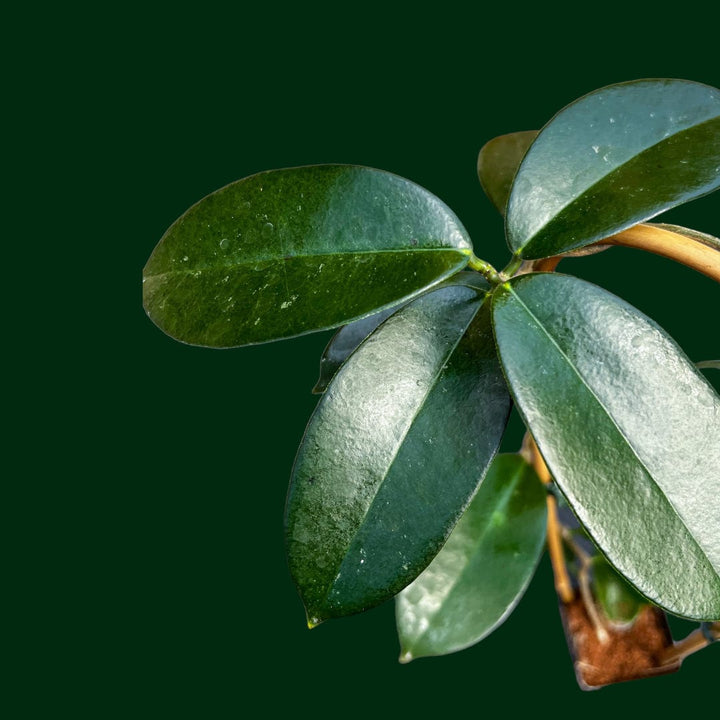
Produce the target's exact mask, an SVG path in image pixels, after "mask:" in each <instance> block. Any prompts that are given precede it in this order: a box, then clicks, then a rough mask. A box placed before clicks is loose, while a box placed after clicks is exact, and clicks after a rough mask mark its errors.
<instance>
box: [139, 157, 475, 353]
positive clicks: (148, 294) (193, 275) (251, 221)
mask: <svg viewBox="0 0 720 720" xmlns="http://www.w3.org/2000/svg"><path fill="white" fill-rule="evenodd" d="M470 254H471V245H470V241H469V239H468V237H467V233H466V231H465V230H464V228H463V227H462V225H461V224H460V222H459V221H458V219H457V218H456V217H455V215H454V214H453V213H452V212H451V211H450V210H449V209H448V208H447V207H446V206H445V205H444V204H443V203H442V202H441V201H440V200H439V199H438V198H436V197H435V196H434V195H431V194H430V193H429V192H427V190H424V189H423V188H421V187H419V186H418V185H415V184H414V183H412V182H410V181H409V180H404V179H403V178H400V177H398V176H396V175H392V174H391V173H387V172H382V171H380V170H372V169H370V168H364V167H356V166H351V165H317V166H312V167H301V168H290V169H286V170H274V171H269V172H264V173H259V174H258V175H253V176H251V177H248V178H245V179H243V180H239V181H237V182H235V183H232V184H231V185H228V186H227V187H224V188H222V189H221V190H218V191H217V192H214V193H212V194H211V195H208V196H207V197H206V198H204V199H203V200H201V201H200V202H199V203H197V204H196V205H194V206H193V207H191V208H190V209H189V210H188V211H187V212H186V213H185V214H184V215H183V216H182V217H181V218H180V219H179V220H177V221H176V222H175V223H174V224H173V225H172V227H171V228H170V229H169V230H168V231H167V233H166V234H165V236H164V237H163V238H162V240H161V241H160V243H159V244H158V246H157V247H156V248H155V250H154V251H153V254H152V256H151V257H150V260H149V261H148V263H147V265H146V266H145V274H144V280H143V282H144V302H145V309H146V310H147V312H148V315H149V316H150V317H151V319H152V320H153V321H154V322H155V323H156V324H157V325H158V326H159V327H160V328H161V329H162V330H164V331H165V332H166V333H167V334H168V335H171V336H172V337H174V338H177V339H178V340H182V341H183V342H187V343H191V344H194V345H207V346H212V347H232V346H237V345H247V344H251V343H260V342H267V341H269V340H277V339H280V338H287V337H292V336H295V335H301V334H303V333H308V332H313V331H315V330H322V329H326V328H330V327H335V326H338V325H342V324H343V323H346V322H347V321H349V320H353V319H355V318H358V317H362V316H364V315H368V314H370V313H371V312H373V311H374V310H376V309H380V308H384V307H387V306H390V305H394V304H397V303H399V302H401V301H402V300H404V299H407V298H410V297H412V296H414V295H417V294H418V293H419V292H421V291H422V290H424V289H426V288H427V287H429V286H431V285H433V284H435V283H437V282H439V281H440V280H442V279H443V278H445V277H448V276H450V275H452V274H454V273H455V272H457V271H458V270H460V269H461V268H463V267H464V266H465V265H466V264H467V261H468V258H469V256H470Z"/></svg>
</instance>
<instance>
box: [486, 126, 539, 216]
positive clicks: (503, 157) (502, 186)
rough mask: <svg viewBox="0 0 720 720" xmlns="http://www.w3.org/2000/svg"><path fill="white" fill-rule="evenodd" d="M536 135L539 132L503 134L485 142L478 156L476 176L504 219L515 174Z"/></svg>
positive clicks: (526, 131) (525, 131) (524, 131)
mask: <svg viewBox="0 0 720 720" xmlns="http://www.w3.org/2000/svg"><path fill="white" fill-rule="evenodd" d="M537 135H538V131H537V130H523V131H520V132H514V133H508V134H507V135H500V136H499V137H496V138H493V139H492V140H489V141H488V142H487V143H485V145H483V147H482V148H481V150H480V153H479V154H478V161H477V173H478V178H479V180H480V184H481V185H482V188H483V190H484V191H485V194H486V195H487V196H488V197H489V198H490V200H491V202H492V204H493V205H494V206H495V207H496V208H497V209H498V212H499V213H500V214H501V215H503V216H504V215H505V208H506V207H507V202H508V198H509V197H510V188H511V187H512V182H513V178H514V177H515V173H516V172H517V170H518V168H519V167H520V162H521V161H522V159H523V157H525V153H526V152H527V150H528V148H529V147H530V145H531V144H532V142H533V140H535V138H536V137H537Z"/></svg>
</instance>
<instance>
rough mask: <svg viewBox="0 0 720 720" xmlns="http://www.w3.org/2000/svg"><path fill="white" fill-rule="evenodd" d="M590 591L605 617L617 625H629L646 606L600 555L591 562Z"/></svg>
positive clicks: (640, 596)
mask: <svg viewBox="0 0 720 720" xmlns="http://www.w3.org/2000/svg"><path fill="white" fill-rule="evenodd" d="M592 590H593V594H594V595H595V597H596V598H597V601H598V602H599V603H600V607H601V608H602V610H603V613H604V614H605V617H606V618H607V619H608V620H610V622H612V623H615V624H618V625H625V624H628V623H631V622H632V621H633V620H634V619H635V618H636V617H637V615H638V613H639V612H640V609H641V608H642V607H643V605H646V604H647V600H645V598H644V597H642V595H638V593H637V592H636V591H635V590H634V589H633V588H632V586H631V585H628V584H627V582H625V580H624V579H623V577H622V576H621V575H619V574H618V573H617V572H616V571H615V570H614V569H613V567H612V566H611V565H610V564H609V563H608V562H606V561H605V559H604V558H603V557H602V556H600V555H596V556H595V557H594V558H593V562H592Z"/></svg>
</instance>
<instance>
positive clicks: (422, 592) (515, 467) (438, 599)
mask: <svg viewBox="0 0 720 720" xmlns="http://www.w3.org/2000/svg"><path fill="white" fill-rule="evenodd" d="M545 494H546V493H545V489H544V488H543V486H542V484H541V483H540V480H539V479H538V477H537V475H536V474H535V472H534V470H533V469H532V467H531V466H530V465H528V464H527V463H526V462H525V461H524V460H523V459H522V458H521V457H520V456H519V455H498V456H497V457H496V458H495V460H494V461H493V463H492V465H491V466H490V469H489V470H488V474H487V476H486V478H485V480H484V481H483V483H482V485H481V486H480V489H479V490H478V492H477V494H476V495H475V497H474V498H473V500H472V502H471V503H470V505H469V506H468V508H467V510H465V514H464V515H463V516H462V518H461V519H460V521H459V522H458V524H457V525H456V526H455V529H454V530H453V531H452V533H451V534H450V537H449V538H448V540H447V542H446V543H445V545H444V546H443V549H442V550H441V551H440V552H439V553H438V554H437V556H436V557H435V559H434V560H433V561H432V562H431V563H430V565H428V567H427V568H426V569H425V570H424V571H423V572H422V573H421V574H420V575H419V577H418V578H417V579H416V580H415V581H414V582H413V583H411V584H410V585H408V587H406V588H405V589H404V590H403V591H402V592H401V593H400V594H399V595H398V596H397V597H396V605H395V607H396V619H397V627H398V634H399V636H400V646H401V653H400V661H401V662H409V661H410V660H413V659H415V658H418V657H424V656H428V655H446V654H447V653H451V652H456V651H457V650H462V649H463V648H466V647H469V646H470V645H474V644H475V643H477V642H479V641H480V640H482V639H483V638H484V637H485V636H487V635H489V634H490V633H491V632H492V631H493V630H495V628H497V627H498V626H499V625H501V624H502V623H503V622H504V621H505V619H506V618H507V617H508V616H509V615H510V613H511V612H512V610H513V608H514V607H515V606H516V605H517V603H518V602H520V598H521V597H522V596H523V594H524V592H525V589H526V588H527V586H528V584H529V583H530V580H531V578H532V576H533V574H534V572H535V568H536V567H537V563H538V560H539V559H540V555H541V554H542V551H543V547H544V545H545V524H546V517H547V513H546V509H545Z"/></svg>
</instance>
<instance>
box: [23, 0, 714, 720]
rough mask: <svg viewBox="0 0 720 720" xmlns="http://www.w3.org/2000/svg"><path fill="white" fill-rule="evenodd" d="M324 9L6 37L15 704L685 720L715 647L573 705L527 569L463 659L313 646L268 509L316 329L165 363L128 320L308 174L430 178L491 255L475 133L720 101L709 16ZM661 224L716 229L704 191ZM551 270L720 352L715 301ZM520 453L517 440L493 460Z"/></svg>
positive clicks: (132, 20)
mask: <svg viewBox="0 0 720 720" xmlns="http://www.w3.org/2000/svg"><path fill="white" fill-rule="evenodd" d="M316 8H317V9H313V10H311V9H309V8H307V7H302V8H299V7H297V6H294V7H293V8H292V9H287V8H286V7H284V6H283V5H277V6H273V7H268V8H267V9H266V10H257V9H255V8H252V9H243V8H242V7H241V6H239V5H238V6H237V7H236V9H234V10H232V11H229V10H227V9H226V8H225V7H224V6H220V5H213V4H212V3H203V4H198V5H197V7H190V6H183V9H182V10H181V9H178V8H176V7H168V8H166V9H164V10H161V9H160V6H156V7H155V8H154V9H153V10H152V11H149V10H148V9H147V8H146V7H141V6H133V5H130V6H127V5H126V6H123V7H122V8H120V7H118V8H117V9H116V10H115V11H113V10H107V9H105V10H103V11H102V13H100V11H98V10H94V11H93V12H90V11H87V12H86V11H73V14H71V15H68V14H67V13H66V12H63V13H62V14H60V13H58V14H57V16H56V17H51V16H44V17H43V23H42V29H38V28H37V27H36V26H35V25H33V22H32V21H31V20H29V19H26V20H25V23H24V25H23V31H24V32H26V33H27V35H26V37H27V42H26V43H25V44H24V45H23V44H22V43H21V45H22V47H23V50H24V52H23V54H22V55H18V57H21V58H22V61H18V63H19V68H18V71H17V73H13V89H14V91H16V92H17V97H18V104H19V106H20V107H21V109H22V111H23V113H24V115H21V116H20V117H18V118H17V120H18V123H17V125H18V127H17V131H18V135H17V137H19V138H20V139H19V140H18V145H17V146H16V147H15V148H14V150H15V151H17V150H20V155H23V154H24V157H23V162H22V163H21V164H19V165H18V169H17V185H18V186H19V187H21V188H22V189H23V192H22V193H21V196H22V199H21V200H20V201H19V207H20V208H21V211H20V212H16V213H14V215H15V216H16V218H18V219H19V220H20V223H19V225H20V234H19V235H18V237H20V238H22V242H23V243H25V245H23V247H24V248H25V250H26V252H25V253H24V256H25V263H26V265H25V267H28V266H29V267H30V269H31V270H32V272H31V273H29V277H30V278H31V281H30V282H28V280H27V277H28V275H25V276H24V278H21V279H20V280H21V282H20V285H19V287H21V293H22V294H21V295H20V297H21V298H22V299H23V302H22V305H23V308H28V311H29V312H28V316H27V317H28V322H27V323H24V325H23V328H22V332H21V333H19V334H18V335H17V337H18V338H19V340H18V344H21V345H22V347H23V348H24V351H23V353H19V354H18V358H19V362H18V372H19V373H20V375H19V377H21V378H23V381H22V382H20V383H17V384H15V383H14V382H13V383H11V384H13V385H14V387H12V388H11V390H12V392H13V393H17V395H18V399H19V402H18V403H17V405H16V406H15V407H16V408H17V410H16V416H17V422H16V429H17V441H16V447H15V450H16V451H19V453H20V454H21V455H20V457H21V458H22V459H23V464H22V468H23V469H22V472H21V473H20V475H19V477H20V479H21V480H22V482H21V483H20V485H22V486H23V487H27V488H29V489H30V496H29V498H28V503H27V506H24V507H27V513H26V514H25V513H23V515H22V521H21V525H22V530H21V531H19V534H18V538H19V540H18V542H17V543H16V544H13V551H12V557H13V558H17V559H18V560H17V562H18V567H19V568H21V575H20V576H21V582H20V586H21V587H23V588H27V589H26V590H24V591H23V593H21V594H22V595H23V596H24V597H25V598H26V599H25V601H24V602H23V603H22V604H23V605H24V608H23V609H24V610H28V611H29V613H30V621H29V622H27V623H22V624H21V627H23V628H26V636H25V641H24V642H23V643H21V645H20V646H19V649H18V651H17V653H16V663H15V665H16V667H17V668H18V671H19V674H20V676H21V677H22V678H23V679H24V681H25V682H28V683H29V687H30V688H31V689H32V692H28V693H26V710H27V716H28V717H32V716H35V710H34V708H35V705H36V703H46V702H49V703H51V704H52V705H54V706H55V707H56V708H57V709H58V712H59V709H60V708H68V709H70V708H72V709H74V711H75V715H76V716H78V715H83V714H87V716H92V717H111V716H116V715H117V716H121V715H122V716H124V717H127V716H128V713H130V712H131V713H132V715H133V716H136V717H176V716H178V715H182V714H187V715H189V716H194V717H209V718H220V717H223V718H224V717H227V718H234V717H241V716H244V717H250V716H256V715H259V714H260V713H262V715H265V714H267V713H271V712H273V711H278V712H281V713H283V714H288V715H289V714H293V715H294V714H303V713H315V714H317V715H318V716H319V717H342V716H344V715H346V714H352V715H353V716H356V715H357V716H360V715H362V714H365V713H367V714H368V715H378V714H379V715H380V716H385V715H387V716H393V715H403V716H413V715H415V716H418V717H434V716H436V715H439V714H442V716H443V717H450V716H452V714H454V713H456V712H458V711H462V712H463V713H465V712H468V711H470V712H472V713H473V714H476V713H477V714H478V715H482V713H483V712H485V711H486V710H485V708H495V707H497V706H498V704H499V703H506V704H507V706H508V707H509V708H511V709H512V710H513V711H516V712H517V713H518V714H524V713H528V714H529V713H532V712H534V711H536V710H537V709H538V708H540V707H542V706H548V707H551V706H554V704H555V703H558V704H559V705H560V708H559V711H561V712H562V708H563V707H564V708H566V709H567V711H568V712H570V711H573V712H580V713H584V712H587V713H590V714H594V713H597V715H598V716H600V714H602V715H606V714H607V713H608V712H612V711H614V710H616V709H617V708H618V707H619V703H622V702H626V701H627V702H641V703H642V704H643V706H644V709H645V712H647V713H648V714H653V713H654V712H656V711H659V710H662V709H664V708H665V707H666V705H667V702H668V701H669V700H670V699H671V698H677V697H678V696H682V695H683V694H687V695H688V697H689V696H692V700H691V701H689V702H691V703H692V704H693V706H695V707H696V708H697V709H700V708H701V707H702V705H703V703H705V702H706V699H707V702H708V703H709V698H710V692H711V690H712V689H713V688H714V686H713V685H710V686H708V683H711V681H713V680H716V679H717V673H718V669H719V668H720V664H719V663H718V661H719V660H720V654H719V653H718V650H717V648H711V649H709V650H707V651H705V652H704V653H702V654H700V655H698V656H696V657H693V658H691V659H689V660H688V661H687V662H686V665H685V667H684V668H683V670H682V672H681V673H679V674H677V675H674V676H669V677H666V678H660V679H653V680H644V681H640V682H636V683H631V684H625V685H621V686H615V687H612V688H607V689H604V690H602V691H601V692H599V693H592V694H583V693H581V692H580V691H579V690H578V688H577V686H576V684H575V680H574V676H573V672H572V668H571V663H570V660H569V657H568V654H567V649H566V646H565V640H564V637H563V634H562V630H561V627H560V621H559V617H558V613H557V608H556V603H555V599H554V593H553V589H552V579H551V575H550V572H549V569H548V565H547V562H546V561H545V560H544V561H543V563H542V565H541V567H540V570H539V572H538V575H537V577H536V579H535V581H534V582H533V584H532V586H531V588H530V590H529V591H528V593H527V595H526V597H525V598H524V600H523V601H522V603H521V605H520V606H519V608H518V609H517V611H516V612H515V613H514V614H513V615H512V616H511V617H510V619H509V620H508V621H507V622H506V623H505V624H504V625H503V626H502V627H501V628H500V629H499V630H498V631H497V632H496V633H494V634H493V635H492V636H491V637H489V638H488V639H487V640H485V641H484V642H483V643H481V644H480V645H478V646H476V647H474V648H472V649H470V650H467V651H464V652H462V653H459V654H456V655H453V656H449V657H446V658H441V659H431V660H419V661H416V662H414V663H411V664H410V665H408V666H401V665H399V664H398V663H397V660H396V658H397V655H398V651H399V647H398V642H397V639H396V636H395V631H394V618H393V608H392V605H391V604H388V605H386V606H383V607H380V608H378V609H376V610H373V611H371V612H369V613H367V614H365V615H362V616H356V617H352V618H349V619H345V620H340V621H332V622H328V623H326V624H324V625H322V626H320V627H319V628H317V629H316V630H313V631H312V632H310V631H308V630H307V629H306V628H305V620H304V612H303V609H302V606H301V603H300V600H299V599H298V596H297V594H296V592H295V589H294V588H293V586H292V583H291V580H290V578H289V575H288V571H287V568H286V564H285V558H284V549H283V537H282V518H283V505H284V500H285V493H286V488H287V481H288V477H289V474H290V469H291V465H292V462H293V458H294V454H295V450H296V447H297V445H298V443H299V441H300V439H301V437H302V433H303V429H304V426H305V423H306V421H307V419H308V417H309V415H310V413H311V411H312V409H313V407H314V404H315V401H316V399H315V398H314V397H313V396H312V395H311V394H310V389H311V388H312V386H313V384H314V382H315V380H316V376H317V361H318V358H319V355H320V353H321V352H322V350H323V348H324V346H325V343H326V342H327V340H328V339H329V337H330V335H331V333H321V334H317V335H310V336H306V337H304V338H301V339H297V340H292V341H286V342H283V343H275V344H269V345H263V346H256V347H251V348H245V349H239V350H233V351H211V350H205V349H199V348H193V347H188V346H184V345H181V344H179V343H177V342H175V341H173V340H171V339H170V338H168V337H166V336H165V335H163V334H162V333H161V332H160V331H159V330H158V329H157V328H155V327H154V326H153V325H152V323H151V322H150V321H149V320H148V319H147V317H146V316H145V314H144V312H143V310H142V306H141V288H140V277H141V270H142V267H143V265H144V263H145V261H146V259H147V257H148V256H149V254H150V252H151V251H152V249H153V247H154V245H155V243H156V242H157V241H158V240H159V238H160V236H161V235H162V233H163V232H164V230H165V229H166V228H167V226H168V225H170V223H171V222H172V221H173V220H175V218H176V217H177V216H178V215H180V214H181V213H182V212H183V211H184V210H185V209H186V208H187V207H188V206H189V205H190V204H192V203H194V202H195V201H197V200H199V199H200V198H201V197H203V196H204V195H206V194H207V193H209V192H211V191H212V190H215V189H217V188H219V187H221V186H223V185H225V184H227V183H229V182H231V181H233V180H236V179H238V178H241V177H244V176H246V175H249V174H252V173H254V172H257V171H260V170H264V169H270V168H277V167H287V166H294V165H301V164H312V163H325V162H342V163H358V164H363V165H369V166H374V167H378V168H382V169H385V170H389V171H392V172H395V173H398V174H399V175H402V176H405V177H408V178H410V179H412V180H414V181H416V182H418V183H420V184H421V185H423V186H425V187H426V188H428V189H429V190H430V191H432V192H434V193H435V194H436V195H438V196H439V197H440V198H442V199H443V200H444V201H445V202H447V203H448V204H449V205H450V206H451V207H452V208H453V209H454V210H455V212H456V213H457V214H458V215H459V217H460V218H461V220H462V221H463V223H464V224H465V225H466V227H467V228H468V230H469V232H470V234H471V236H472V238H473V241H474V243H475V252H476V254H477V255H478V256H480V257H482V258H484V259H486V260H489V261H490V262H492V263H494V264H497V265H500V266H502V265H503V264H504V262H505V259H506V257H507V251H506V249H505V244H504V239H503V230H502V223H501V220H500V218H499V217H498V216H497V215H496V213H495V210H494V209H493V207H492V206H491V204H490V202H489V201H488V200H487V199H485V198H484V196H483V195H482V192H481V190H480V187H479V184H478V182H477V179H476V175H475V161H476V156H477V152H478V150H479V149H480V147H481V146H482V144H483V143H484V142H485V141H486V140H488V139H490V138H492V137H493V136H495V135H498V134H501V133H504V132H510V131H514V130H525V129H534V128H538V127H540V126H541V125H542V124H544V122H546V121H547V120H548V119H549V118H550V117H551V116H552V115H553V114H554V113H555V112H556V111H557V110H559V109H560V108H561V107H563V106H564V105H565V104H567V103H568V102H570V101H572V100H573V99H575V98H576V97H578V96H579V95H581V94H584V93H586V92H589V91H591V90H593V89H595V88H598V87H601V86H603V85H606V84H608V83H612V82H617V81H622V80H629V79H634V78H640V77H684V78H688V79H693V80H698V81H703V82H707V83H709V84H712V85H715V86H720V67H719V66H718V63H717V54H716V40H715V37H714V35H713V36H711V35H707V36H704V35H703V33H704V32H705V28H704V25H706V24H707V23H703V22H702V20H698V19H694V20H692V21H691V20H687V21H685V20H683V18H680V19H676V18H664V19H662V18H657V19H653V18H651V19H648V18H646V17H645V18H642V19H637V20H635V19H627V20H626V21H625V22H627V23H628V25H627V26H626V25H624V24H623V21H621V19H620V14H619V13H620V10H619V9H618V8H614V7H611V6H609V5H605V6H603V7H602V8H596V9H595V10H593V11H592V12H590V11H589V12H588V14H587V15H583V18H582V19H578V20H577V21H573V19H572V17H564V18H563V22H562V23H559V24H560V25H561V26H562V28H563V29H562V30H558V29H557V27H558V20H557V18H555V17H554V16H552V15H549V14H545V11H543V10H542V9H541V8H540V7H539V6H535V7H534V9H533V13H532V14H527V15H524V14H523V12H522V11H520V10H519V9H518V8H510V7H509V6H508V8H507V9H505V8H504V7H502V6H500V7H499V8H498V10H496V11H493V12H492V14H491V15H490V16H489V17H487V18H483V17H482V16H481V15H480V14H479V13H477V12H473V13H471V14H465V13H459V12H457V13H456V12H455V11H453V9H452V8H451V7H449V6H448V5H447V4H441V5H439V6H438V7H437V8H436V9H435V10H433V11H430V10H428V11H421V10H419V9H417V8H416V9H414V10H413V11H412V12H411V13H409V14H407V15H404V14H402V13H401V12H400V11H399V10H398V9H396V10H395V11H394V13H392V14H390V15H388V12H389V7H388V6H387V4H384V5H382V6H380V7H372V6H369V5H362V6H354V7H347V8H344V9H342V8H341V6H339V5H333V6H328V7H327V8H321V6H316ZM504 12H505V13H506V14H503V13H504ZM592 13H595V14H594V15H593V14H592ZM568 23H570V24H568ZM573 23H574V25H573ZM683 23H685V25H686V26H683ZM697 25H699V27H697ZM573 27H574V29H573ZM709 31H710V28H708V32H709ZM689 36H690V37H689ZM690 38H691V39H690ZM29 47H32V53H30V51H29V50H28V48H29ZM31 55H32V56H31ZM28 158H29V159H28ZM28 189H31V192H27V190H28ZM666 219H667V221H668V222H677V223H680V224H686V225H689V226H691V227H695V228H696V229H699V230H703V231H706V232H710V233H713V234H715V235H720V195H718V194H717V193H716V194H715V195H711V196H708V197H707V198H703V199H700V200H698V201H696V202H694V203H692V204H690V205H688V206H686V207H684V208H680V209H678V210H676V211H673V212H672V213H670V214H669V215H667V216H666ZM13 237H14V236H13ZM41 249H44V252H43V254H42V259H40V258H41V254H40V253H41ZM562 269H563V270H564V271H565V272H569V273H576V274H578V275H580V276H582V277H586V278H588V279H590V280H593V281H598V282H600V283H601V284H603V285H604V286H605V287H608V288H610V289H611V290H613V291H614V292H617V293H618V294H620V295H621V296H623V297H625V298H627V299H628V300H630V301H631V302H633V303H634V304H636V305H637V307H639V308H640V309H641V310H643V311H645V312H647V313H648V314H649V315H650V316H651V317H653V318H654V319H655V320H657V321H658V322H659V323H660V324H661V325H663V326H664V327H665V328H666V329H667V330H669V331H670V333H671V334H672V335H674V336H675V337H676V339H677V340H678V341H679V342H680V344H681V345H682V346H683V347H684V348H685V349H686V351H687V352H688V354H689V355H690V357H691V358H692V359H693V360H699V359H703V358H710V357H718V356H719V355H720V341H719V340H718V325H717V307H718V300H719V299H720V290H719V289H718V287H717V285H713V283H711V282H710V281H709V280H707V279H706V278H704V277H702V276H700V275H698V274H696V273H693V272H691V271H689V270H687V269H685V268H682V267H678V266H674V265H673V264H672V263H670V262H668V261H664V260H661V259H659V258H655V257H651V256H647V255H642V254H640V253H637V252H633V251H629V250H624V249H613V250H611V251H609V252H607V253H605V254H602V255H598V256H596V257H592V258H588V259H584V260H572V261H567V262H566V263H565V264H564V265H563V266H562ZM41 283H42V285H41ZM47 291H49V292H47ZM13 317H14V315H13ZM25 373H27V375H26V374H25ZM715 375H716V376H717V375H720V373H717V372H716V373H715ZM26 377H27V378H28V379H27V381H25V380H24V378H26ZM708 377H712V376H711V375H710V373H708ZM718 380H720V378H718V377H714V382H715V385H716V387H717V386H718V385H719V384H720V383H719V382H718ZM520 436H521V432H520V428H519V427H518V425H517V423H516V422H515V423H514V424H513V425H512V426H511V433H510V438H509V442H508V444H507V446H506V449H509V450H514V449H515V448H516V447H517V445H518V443H519V439H520ZM16 546H17V548H16ZM684 629H686V628H684V627H683V628H681V630H684ZM708 707H709V705H708ZM258 708H262V710H258Z"/></svg>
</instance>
